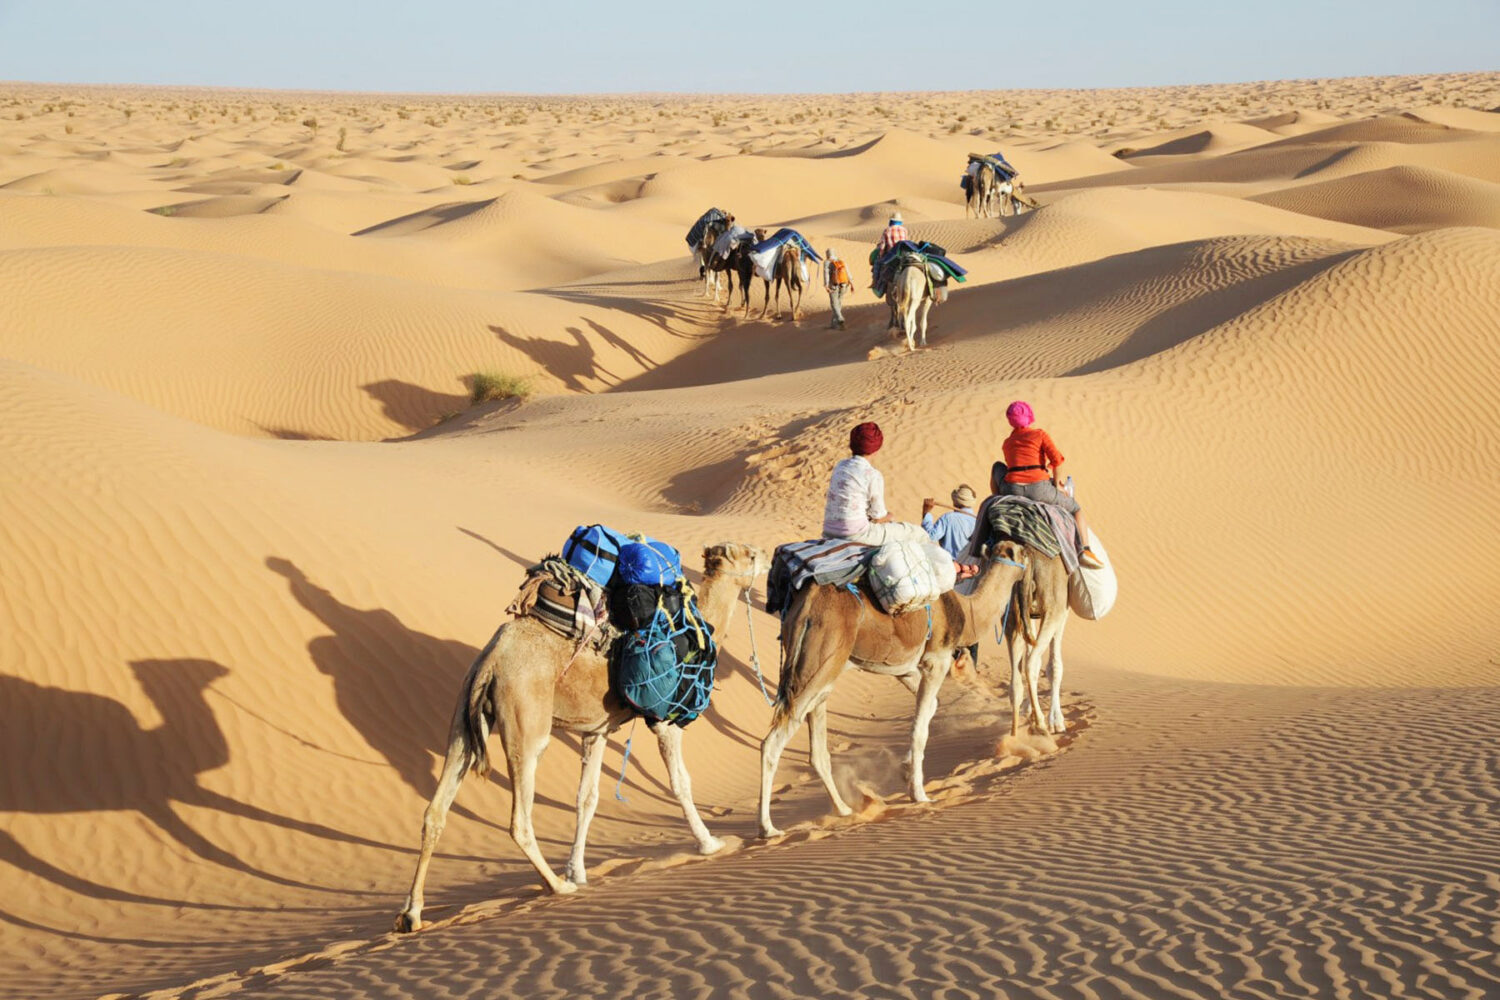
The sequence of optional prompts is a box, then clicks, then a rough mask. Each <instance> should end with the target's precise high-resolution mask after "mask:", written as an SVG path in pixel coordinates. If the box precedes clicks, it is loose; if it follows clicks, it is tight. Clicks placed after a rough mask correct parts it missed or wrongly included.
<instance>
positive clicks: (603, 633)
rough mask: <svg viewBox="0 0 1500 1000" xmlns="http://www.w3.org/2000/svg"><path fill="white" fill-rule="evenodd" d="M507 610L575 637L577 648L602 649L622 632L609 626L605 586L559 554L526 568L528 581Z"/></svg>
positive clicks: (567, 636) (565, 636)
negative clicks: (591, 647)
mask: <svg viewBox="0 0 1500 1000" xmlns="http://www.w3.org/2000/svg"><path fill="white" fill-rule="evenodd" d="M505 610H506V613H507V614H511V615H514V616H516V617H517V618H520V617H523V616H530V617H532V618H535V619H536V620H537V621H539V622H541V623H542V624H543V625H545V626H547V627H548V628H550V629H551V630H552V631H554V632H556V633H557V634H558V635H560V636H562V637H564V638H566V639H572V640H573V641H574V643H576V645H577V649H582V648H583V646H584V645H586V644H591V645H592V646H593V647H594V648H595V649H596V650H600V651H602V650H603V649H604V648H605V647H607V646H608V645H609V644H610V643H611V642H613V641H614V639H615V638H616V637H617V636H618V635H619V632H618V631H617V630H616V629H614V628H613V627H612V626H611V625H610V622H609V615H608V612H607V610H606V604H605V595H604V591H603V589H602V588H601V587H600V586H599V585H598V584H597V583H595V582H594V581H593V580H590V579H589V578H588V577H586V576H584V575H583V574H582V573H580V572H579V571H578V570H576V569H574V568H573V567H572V566H570V565H568V563H567V562H566V561H565V560H564V559H562V557H560V556H556V555H550V556H547V557H546V558H545V559H543V560H542V561H541V562H539V563H537V564H536V565H535V566H533V567H531V568H530V569H528V570H527V571H526V580H525V582H523V583H522V584H521V589H520V590H519V591H517V592H516V596H515V599H514V600H513V601H511V602H510V606H509V607H507V608H506V609H505ZM577 649H575V653H576V652H577Z"/></svg>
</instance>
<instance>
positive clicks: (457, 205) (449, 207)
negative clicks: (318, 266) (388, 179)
mask: <svg viewBox="0 0 1500 1000" xmlns="http://www.w3.org/2000/svg"><path fill="white" fill-rule="evenodd" d="M498 200H499V199H498V198H483V199H480V200H479V201H450V202H448V203H447V204H444V205H435V206H433V207H432V208H424V209H421V210H419V211H416V212H409V213H407V214H406V215H398V216H396V218H394V219H386V220H385V221H384V222H377V223H375V225H373V226H366V227H365V228H364V229H360V230H357V231H355V232H353V233H350V234H349V235H351V236H369V235H372V234H374V233H379V232H381V231H383V230H386V229H394V228H396V227H398V226H400V225H401V224H402V223H404V222H415V221H416V220H418V219H423V220H430V221H428V223H427V225H425V226H421V227H419V228H421V229H430V228H432V227H433V226H440V225H442V224H443V223H445V222H452V221H453V220H455V219H462V218H463V217H464V216H466V215H473V214H474V213H475V212H477V211H479V210H480V209H482V208H486V207H488V206H490V205H493V204H494V203H495V202H496V201H498Z"/></svg>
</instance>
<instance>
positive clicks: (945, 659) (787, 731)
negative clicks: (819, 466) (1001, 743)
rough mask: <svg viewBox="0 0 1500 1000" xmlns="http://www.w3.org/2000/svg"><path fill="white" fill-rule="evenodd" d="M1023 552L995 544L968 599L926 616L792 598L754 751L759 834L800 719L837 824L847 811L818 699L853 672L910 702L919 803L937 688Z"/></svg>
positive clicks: (985, 619)
mask: <svg viewBox="0 0 1500 1000" xmlns="http://www.w3.org/2000/svg"><path fill="white" fill-rule="evenodd" d="M1025 555H1026V547H1025V546H1024V545H1021V544H1020V543H1018V542H1013V541H1002V542H1000V543H998V544H997V545H995V546H994V547H992V548H991V549H990V551H989V554H988V556H987V557H986V559H985V564H984V567H983V568H982V569H981V570H980V575H979V577H978V579H977V580H976V582H975V586H974V591H973V593H972V595H967V596H966V595H963V594H959V593H957V592H956V591H951V590H950V591H948V592H947V593H945V594H942V595H941V596H940V597H939V598H938V599H937V600H935V601H933V602H932V605H931V611H930V618H929V611H928V610H927V609H926V608H918V609H916V610H915V611H908V612H907V613H905V614H902V615H888V614H886V613H885V612H884V611H882V610H881V608H880V605H879V604H877V603H875V599H874V597H872V596H871V594H870V592H869V590H868V588H860V590H859V592H858V593H854V592H852V591H850V590H849V589H848V588H847V587H839V586H834V585H831V584H830V585H819V584H809V585H808V586H807V587H804V588H803V589H802V590H801V591H799V592H798V593H797V596H796V597H794V598H793V599H792V604H791V607H790V608H788V609H787V614H786V619H785V621H784V622H783V625H782V630H781V650H782V656H783V658H784V663H785V666H783V667H782V670H781V682H780V684H779V685H778V688H777V691H776V707H775V708H774V709H773V711H772V716H771V730H770V732H769V733H767V734H766V738H765V740H763V741H762V742H761V745H760V835H761V836H762V837H776V836H779V835H780V834H781V831H780V830H778V829H776V827H775V826H773V825H772V823H771V784H772V782H773V781H774V780H775V778H776V765H777V764H778V763H779V762H780V760H781V753H782V751H783V750H785V749H786V745H787V742H788V741H789V740H790V739H791V738H792V734H793V733H795V732H796V730H797V727H798V726H799V725H801V723H802V720H803V719H806V720H807V731H808V745H809V749H810V753H809V756H810V757H811V759H812V766H813V770H814V771H816V772H817V775H818V777H819V778H820V779H821V780H822V782H823V787H824V788H825V789H827V791H828V797H829V798H830V799H832V800H833V808H834V810H835V811H836V812H837V813H838V814H839V815H840V816H848V815H849V814H850V812H851V810H850V808H849V806H848V804H847V803H845V802H844V800H843V798H842V797H841V796H840V795H839V791H838V788H837V787H836V786H835V785H834V783H833V765H832V761H831V759H830V758H829V755H828V696H829V695H830V694H831V693H832V692H833V686H834V683H835V682H836V681H837V680H838V679H839V676H840V675H841V674H843V672H844V671H845V670H848V669H849V668H850V667H853V668H855V669H858V670H864V671H868V672H869V673H873V674H885V675H887V676H890V677H894V678H896V679H897V680H899V681H900V682H901V683H902V684H903V685H905V686H906V688H907V690H909V691H911V692H912V693H913V694H915V695H916V696H917V704H916V713H915V715H914V716H913V717H912V725H911V751H910V754H909V756H908V760H907V766H908V768H909V771H908V781H909V784H910V790H911V797H912V798H913V799H914V800H916V801H917V802H926V801H928V799H927V791H926V789H925V788H923V776H922V760H923V756H924V755H925V753H926V750H927V730H928V727H929V725H930V724H931V722H932V717H933V715H934V714H935V713H936V712H937V703H938V689H939V688H941V687H942V686H943V680H944V679H945V678H946V677H947V676H948V671H949V670H950V669H952V667H953V654H954V652H955V650H958V649H961V648H964V647H967V646H970V645H972V644H974V643H975V642H977V641H978V637H979V635H980V634H981V633H982V632H983V631H984V630H985V629H988V628H990V627H991V626H992V625H993V624H994V622H995V620H996V619H997V618H999V616H1000V613H1001V611H1002V610H1003V609H1004V608H1005V606H1006V604H1007V603H1008V602H1010V601H1012V600H1013V599H1015V598H1014V592H1015V591H1016V590H1017V586H1016V585H1017V584H1018V583H1019V582H1020V580H1021V578H1022V576H1023V575H1024V574H1025V572H1026V564H1025V563H1024V562H1022V561H1021V560H1022V559H1024V558H1025Z"/></svg>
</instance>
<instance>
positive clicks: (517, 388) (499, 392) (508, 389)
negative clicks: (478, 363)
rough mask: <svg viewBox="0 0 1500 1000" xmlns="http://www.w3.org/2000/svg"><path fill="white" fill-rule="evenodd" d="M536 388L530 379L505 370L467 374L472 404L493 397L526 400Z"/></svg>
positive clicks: (486, 400)
mask: <svg viewBox="0 0 1500 1000" xmlns="http://www.w3.org/2000/svg"><path fill="white" fill-rule="evenodd" d="M535 391H536V390H535V389H534V388H533V386H532V384H531V379H529V378H527V377H526V376H524V375H510V374H507V373H505V372H475V373H474V374H473V375H470V376H469V402H470V403H473V404H474V405H476V406H477V405H478V404H480V403H488V402H490V401H491V400H495V399H517V400H523V401H524V400H526V399H528V398H530V396H531V395H532V393H533V392H535Z"/></svg>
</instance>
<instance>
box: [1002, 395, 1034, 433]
mask: <svg viewBox="0 0 1500 1000" xmlns="http://www.w3.org/2000/svg"><path fill="white" fill-rule="evenodd" d="M1005 419H1006V420H1008V421H1010V425H1011V426H1012V427H1014V428H1016V429H1017V430H1020V429H1021V428H1023V427H1030V426H1031V425H1032V424H1034V423H1035V422H1036V414H1035V413H1032V412H1031V404H1030V403H1027V402H1024V401H1022V400H1019V399H1018V400H1016V401H1015V402H1014V403H1011V404H1010V405H1009V406H1007V407H1006V408H1005Z"/></svg>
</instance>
